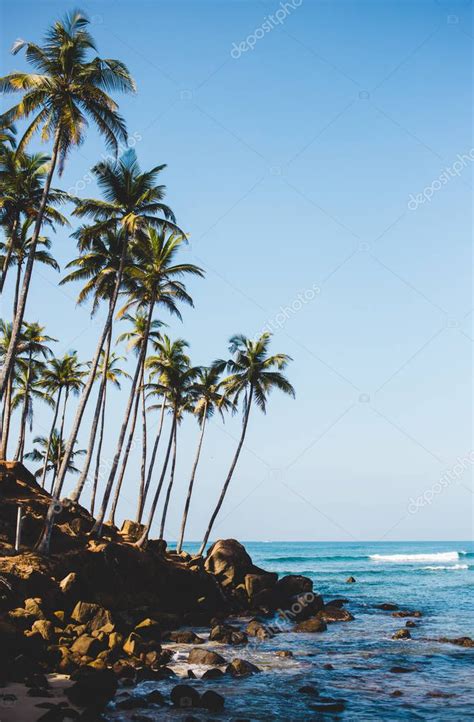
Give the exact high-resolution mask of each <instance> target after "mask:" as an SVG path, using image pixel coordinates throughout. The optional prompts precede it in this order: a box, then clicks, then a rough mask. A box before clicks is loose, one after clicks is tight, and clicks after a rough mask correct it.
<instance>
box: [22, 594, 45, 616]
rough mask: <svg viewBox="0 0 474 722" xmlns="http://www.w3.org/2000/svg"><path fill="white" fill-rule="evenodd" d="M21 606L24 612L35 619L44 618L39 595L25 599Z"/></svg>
mask: <svg viewBox="0 0 474 722" xmlns="http://www.w3.org/2000/svg"><path fill="white" fill-rule="evenodd" d="M23 606H24V608H25V610H26V612H27V613H28V614H31V615H32V616H33V617H36V619H46V614H45V613H44V611H43V609H42V606H43V600H42V599H41V598H40V597H35V598H32V599H25V601H24V603H23Z"/></svg>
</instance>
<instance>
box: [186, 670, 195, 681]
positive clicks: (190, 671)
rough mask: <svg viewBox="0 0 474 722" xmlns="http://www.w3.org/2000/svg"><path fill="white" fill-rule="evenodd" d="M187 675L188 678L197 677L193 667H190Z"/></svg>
mask: <svg viewBox="0 0 474 722" xmlns="http://www.w3.org/2000/svg"><path fill="white" fill-rule="evenodd" d="M187 677H188V679H197V677H196V675H195V674H194V672H193V670H192V669H188V673H187Z"/></svg>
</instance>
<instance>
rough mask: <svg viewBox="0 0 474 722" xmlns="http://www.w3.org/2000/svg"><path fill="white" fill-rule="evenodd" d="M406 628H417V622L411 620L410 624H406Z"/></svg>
mask: <svg viewBox="0 0 474 722" xmlns="http://www.w3.org/2000/svg"><path fill="white" fill-rule="evenodd" d="M405 627H416V622H413V621H412V620H411V619H409V620H408V622H405Z"/></svg>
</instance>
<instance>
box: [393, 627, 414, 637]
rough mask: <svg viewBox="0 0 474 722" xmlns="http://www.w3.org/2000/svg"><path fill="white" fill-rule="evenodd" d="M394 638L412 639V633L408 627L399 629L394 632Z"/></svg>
mask: <svg viewBox="0 0 474 722" xmlns="http://www.w3.org/2000/svg"><path fill="white" fill-rule="evenodd" d="M392 639H411V634H410V632H409V631H408V629H405V628H404V629H398V630H397V631H396V632H395V633H394V634H392Z"/></svg>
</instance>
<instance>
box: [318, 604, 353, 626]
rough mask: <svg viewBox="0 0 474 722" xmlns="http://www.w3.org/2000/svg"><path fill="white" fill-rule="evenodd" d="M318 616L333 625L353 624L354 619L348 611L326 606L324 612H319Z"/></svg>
mask: <svg viewBox="0 0 474 722" xmlns="http://www.w3.org/2000/svg"><path fill="white" fill-rule="evenodd" d="M317 616H318V617H319V619H324V621H325V622H328V624H331V623H333V622H351V621H352V620H353V619H354V617H353V616H352V614H351V613H350V612H348V611H347V609H338V608H337V607H329V606H326V607H325V608H324V609H323V610H321V611H320V612H318V614H317Z"/></svg>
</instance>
